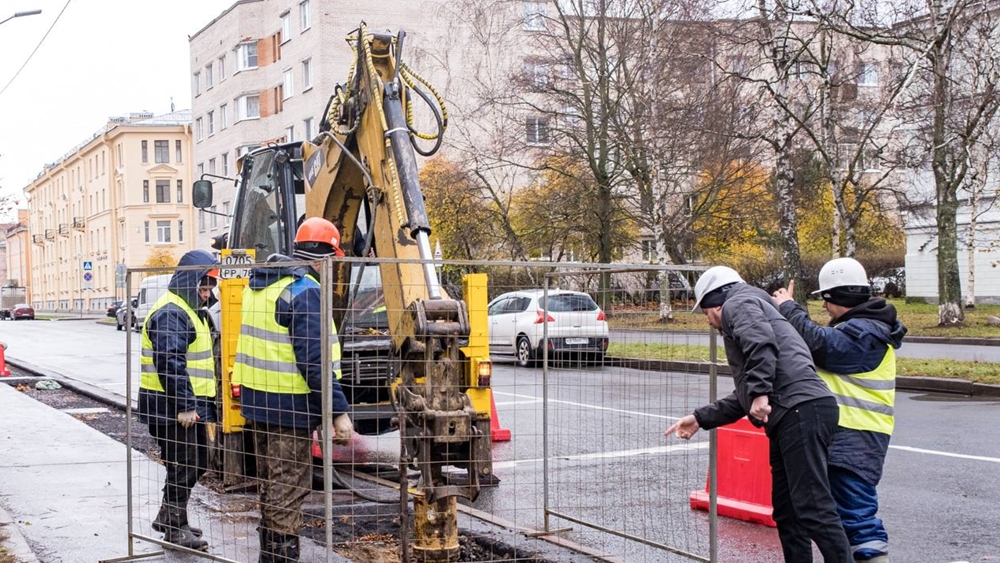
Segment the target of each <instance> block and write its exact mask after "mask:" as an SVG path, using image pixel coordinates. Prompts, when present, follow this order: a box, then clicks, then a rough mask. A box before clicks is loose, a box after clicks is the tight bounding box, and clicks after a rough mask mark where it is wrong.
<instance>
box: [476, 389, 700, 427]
mask: <svg viewBox="0 0 1000 563" xmlns="http://www.w3.org/2000/svg"><path fill="white" fill-rule="evenodd" d="M493 394H494V395H506V396H507V397H517V398H518V399H531V400H533V401H536V402H539V403H540V402H542V400H541V399H540V398H538V397H534V396H532V395H519V394H517V393H504V392H503V391H496V390H494V391H493ZM549 402H550V403H559V404H561V405H571V406H574V407H584V408H588V409H594V410H599V411H610V412H620V413H623V414H632V415H635V416H647V417H650V418H659V419H662V420H680V418H681V417H679V416H665V415H662V414H650V413H648V412H639V411H627V410H623V409H613V408H611V407H599V406H596V405H588V404H586V403H574V402H573V401H560V400H557V399H549ZM497 404H498V405H499V404H501V403H497Z"/></svg>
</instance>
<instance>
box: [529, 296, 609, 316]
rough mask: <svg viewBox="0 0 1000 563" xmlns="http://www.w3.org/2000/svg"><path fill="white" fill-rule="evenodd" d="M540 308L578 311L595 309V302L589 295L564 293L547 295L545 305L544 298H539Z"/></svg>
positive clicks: (560, 311) (556, 311) (557, 310)
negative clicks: (546, 303)
mask: <svg viewBox="0 0 1000 563" xmlns="http://www.w3.org/2000/svg"><path fill="white" fill-rule="evenodd" d="M540 301H541V303H542V308H543V309H545V310H547V311H549V312H552V313H569V312H579V311H596V310H597V303H594V300H593V299H591V298H590V296H589V295H582V294H578V293H564V294H560V295H549V304H548V306H546V305H545V299H544V298H542V299H541V300H540Z"/></svg>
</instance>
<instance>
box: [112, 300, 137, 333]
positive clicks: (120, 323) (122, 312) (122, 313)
mask: <svg viewBox="0 0 1000 563" xmlns="http://www.w3.org/2000/svg"><path fill="white" fill-rule="evenodd" d="M138 304H139V298H138V297H133V298H132V299H129V301H128V306H125V305H122V306H121V307H118V310H117V311H115V325H116V328H117V329H118V330H121V329H123V328H125V325H126V324H127V323H128V319H127V317H128V311H129V308H131V309H132V324H131V325H129V328H135V308H136V306H137V305H138Z"/></svg>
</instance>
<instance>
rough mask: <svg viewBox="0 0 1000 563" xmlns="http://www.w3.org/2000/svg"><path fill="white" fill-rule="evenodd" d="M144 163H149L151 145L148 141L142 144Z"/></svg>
mask: <svg viewBox="0 0 1000 563" xmlns="http://www.w3.org/2000/svg"><path fill="white" fill-rule="evenodd" d="M142 163H143V164H148V163H149V143H148V142H146V141H143V142H142Z"/></svg>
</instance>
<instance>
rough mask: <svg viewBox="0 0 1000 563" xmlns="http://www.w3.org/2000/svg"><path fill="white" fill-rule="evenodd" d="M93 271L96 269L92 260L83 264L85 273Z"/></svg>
mask: <svg viewBox="0 0 1000 563" xmlns="http://www.w3.org/2000/svg"><path fill="white" fill-rule="evenodd" d="M93 269H94V263H93V262H91V261H90V260H85V261H84V262H83V271H84V272H89V271H91V270H93Z"/></svg>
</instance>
